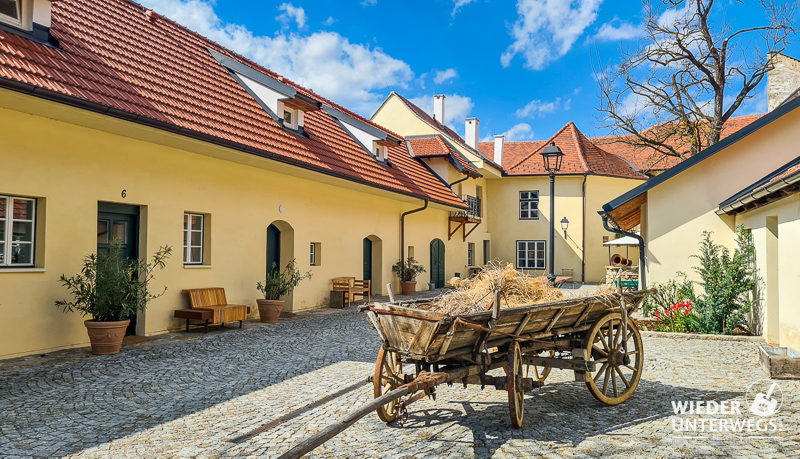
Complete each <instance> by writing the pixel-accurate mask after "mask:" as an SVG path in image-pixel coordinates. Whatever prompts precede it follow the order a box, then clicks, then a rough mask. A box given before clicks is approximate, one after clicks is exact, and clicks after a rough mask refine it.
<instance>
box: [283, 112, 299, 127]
mask: <svg viewBox="0 0 800 459" xmlns="http://www.w3.org/2000/svg"><path fill="white" fill-rule="evenodd" d="M297 118H298V113H297V110H296V109H293V108H289V107H283V125H284V126H286V127H287V128H289V129H297Z"/></svg>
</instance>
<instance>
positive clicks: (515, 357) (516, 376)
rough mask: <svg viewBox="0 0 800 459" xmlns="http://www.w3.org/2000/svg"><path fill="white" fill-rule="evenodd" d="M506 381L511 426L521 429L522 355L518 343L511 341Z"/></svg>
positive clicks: (522, 405) (523, 404)
mask: <svg viewBox="0 0 800 459" xmlns="http://www.w3.org/2000/svg"><path fill="white" fill-rule="evenodd" d="M506 375H507V376H508V381H507V382H506V390H507V391H508V411H509V415H510V416H511V425H512V426H514V428H515V429H519V428H521V427H522V416H523V414H524V413H523V411H524V409H525V397H524V396H525V391H524V390H523V388H522V353H521V352H520V350H519V342H518V341H512V342H511V344H509V345H508V368H507V369H506Z"/></svg>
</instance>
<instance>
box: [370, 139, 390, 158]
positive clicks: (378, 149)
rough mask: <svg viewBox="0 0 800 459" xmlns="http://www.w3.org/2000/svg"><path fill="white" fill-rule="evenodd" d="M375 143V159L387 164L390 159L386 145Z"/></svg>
mask: <svg viewBox="0 0 800 459" xmlns="http://www.w3.org/2000/svg"><path fill="white" fill-rule="evenodd" d="M374 143H375V146H374V147H373V151H374V152H375V159H377V160H378V161H382V162H386V161H387V160H388V159H389V149H388V148H387V147H386V145H381V144H379V143H378V142H374Z"/></svg>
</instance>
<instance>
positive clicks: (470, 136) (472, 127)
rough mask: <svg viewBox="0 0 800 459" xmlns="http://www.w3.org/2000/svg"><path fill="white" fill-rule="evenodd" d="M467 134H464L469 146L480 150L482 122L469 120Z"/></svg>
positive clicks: (475, 119)
mask: <svg viewBox="0 0 800 459" xmlns="http://www.w3.org/2000/svg"><path fill="white" fill-rule="evenodd" d="M465 121H466V125H467V127H466V132H465V134H464V138H465V139H466V140H467V145H469V146H470V147H472V148H474V149H476V150H477V149H478V125H479V124H480V123H481V121H480V120H479V119H478V118H467V119H466V120H465Z"/></svg>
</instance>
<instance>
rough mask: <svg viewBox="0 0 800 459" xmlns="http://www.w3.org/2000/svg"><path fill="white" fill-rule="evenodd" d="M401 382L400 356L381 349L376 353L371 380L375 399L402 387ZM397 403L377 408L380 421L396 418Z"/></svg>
mask: <svg viewBox="0 0 800 459" xmlns="http://www.w3.org/2000/svg"><path fill="white" fill-rule="evenodd" d="M403 380H404V378H403V363H402V362H401V360H400V355H398V354H397V353H396V352H392V351H387V350H386V349H384V348H383V347H381V350H380V351H378V359H377V360H376V361H375V376H374V378H373V380H372V384H373V387H374V389H375V398H378V397H380V396H381V395H383V394H385V393H387V392H391V391H393V390H395V389H397V388H398V387H400V386H401V385H403ZM399 403H400V401H399V400H394V401H391V402H389V403H387V404H385V405H382V406H379V407H378V409H377V410H376V411H377V412H378V417H379V418H381V421H383V422H392V421H394V420H395V419H396V418H397V405H398V404H399Z"/></svg>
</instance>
